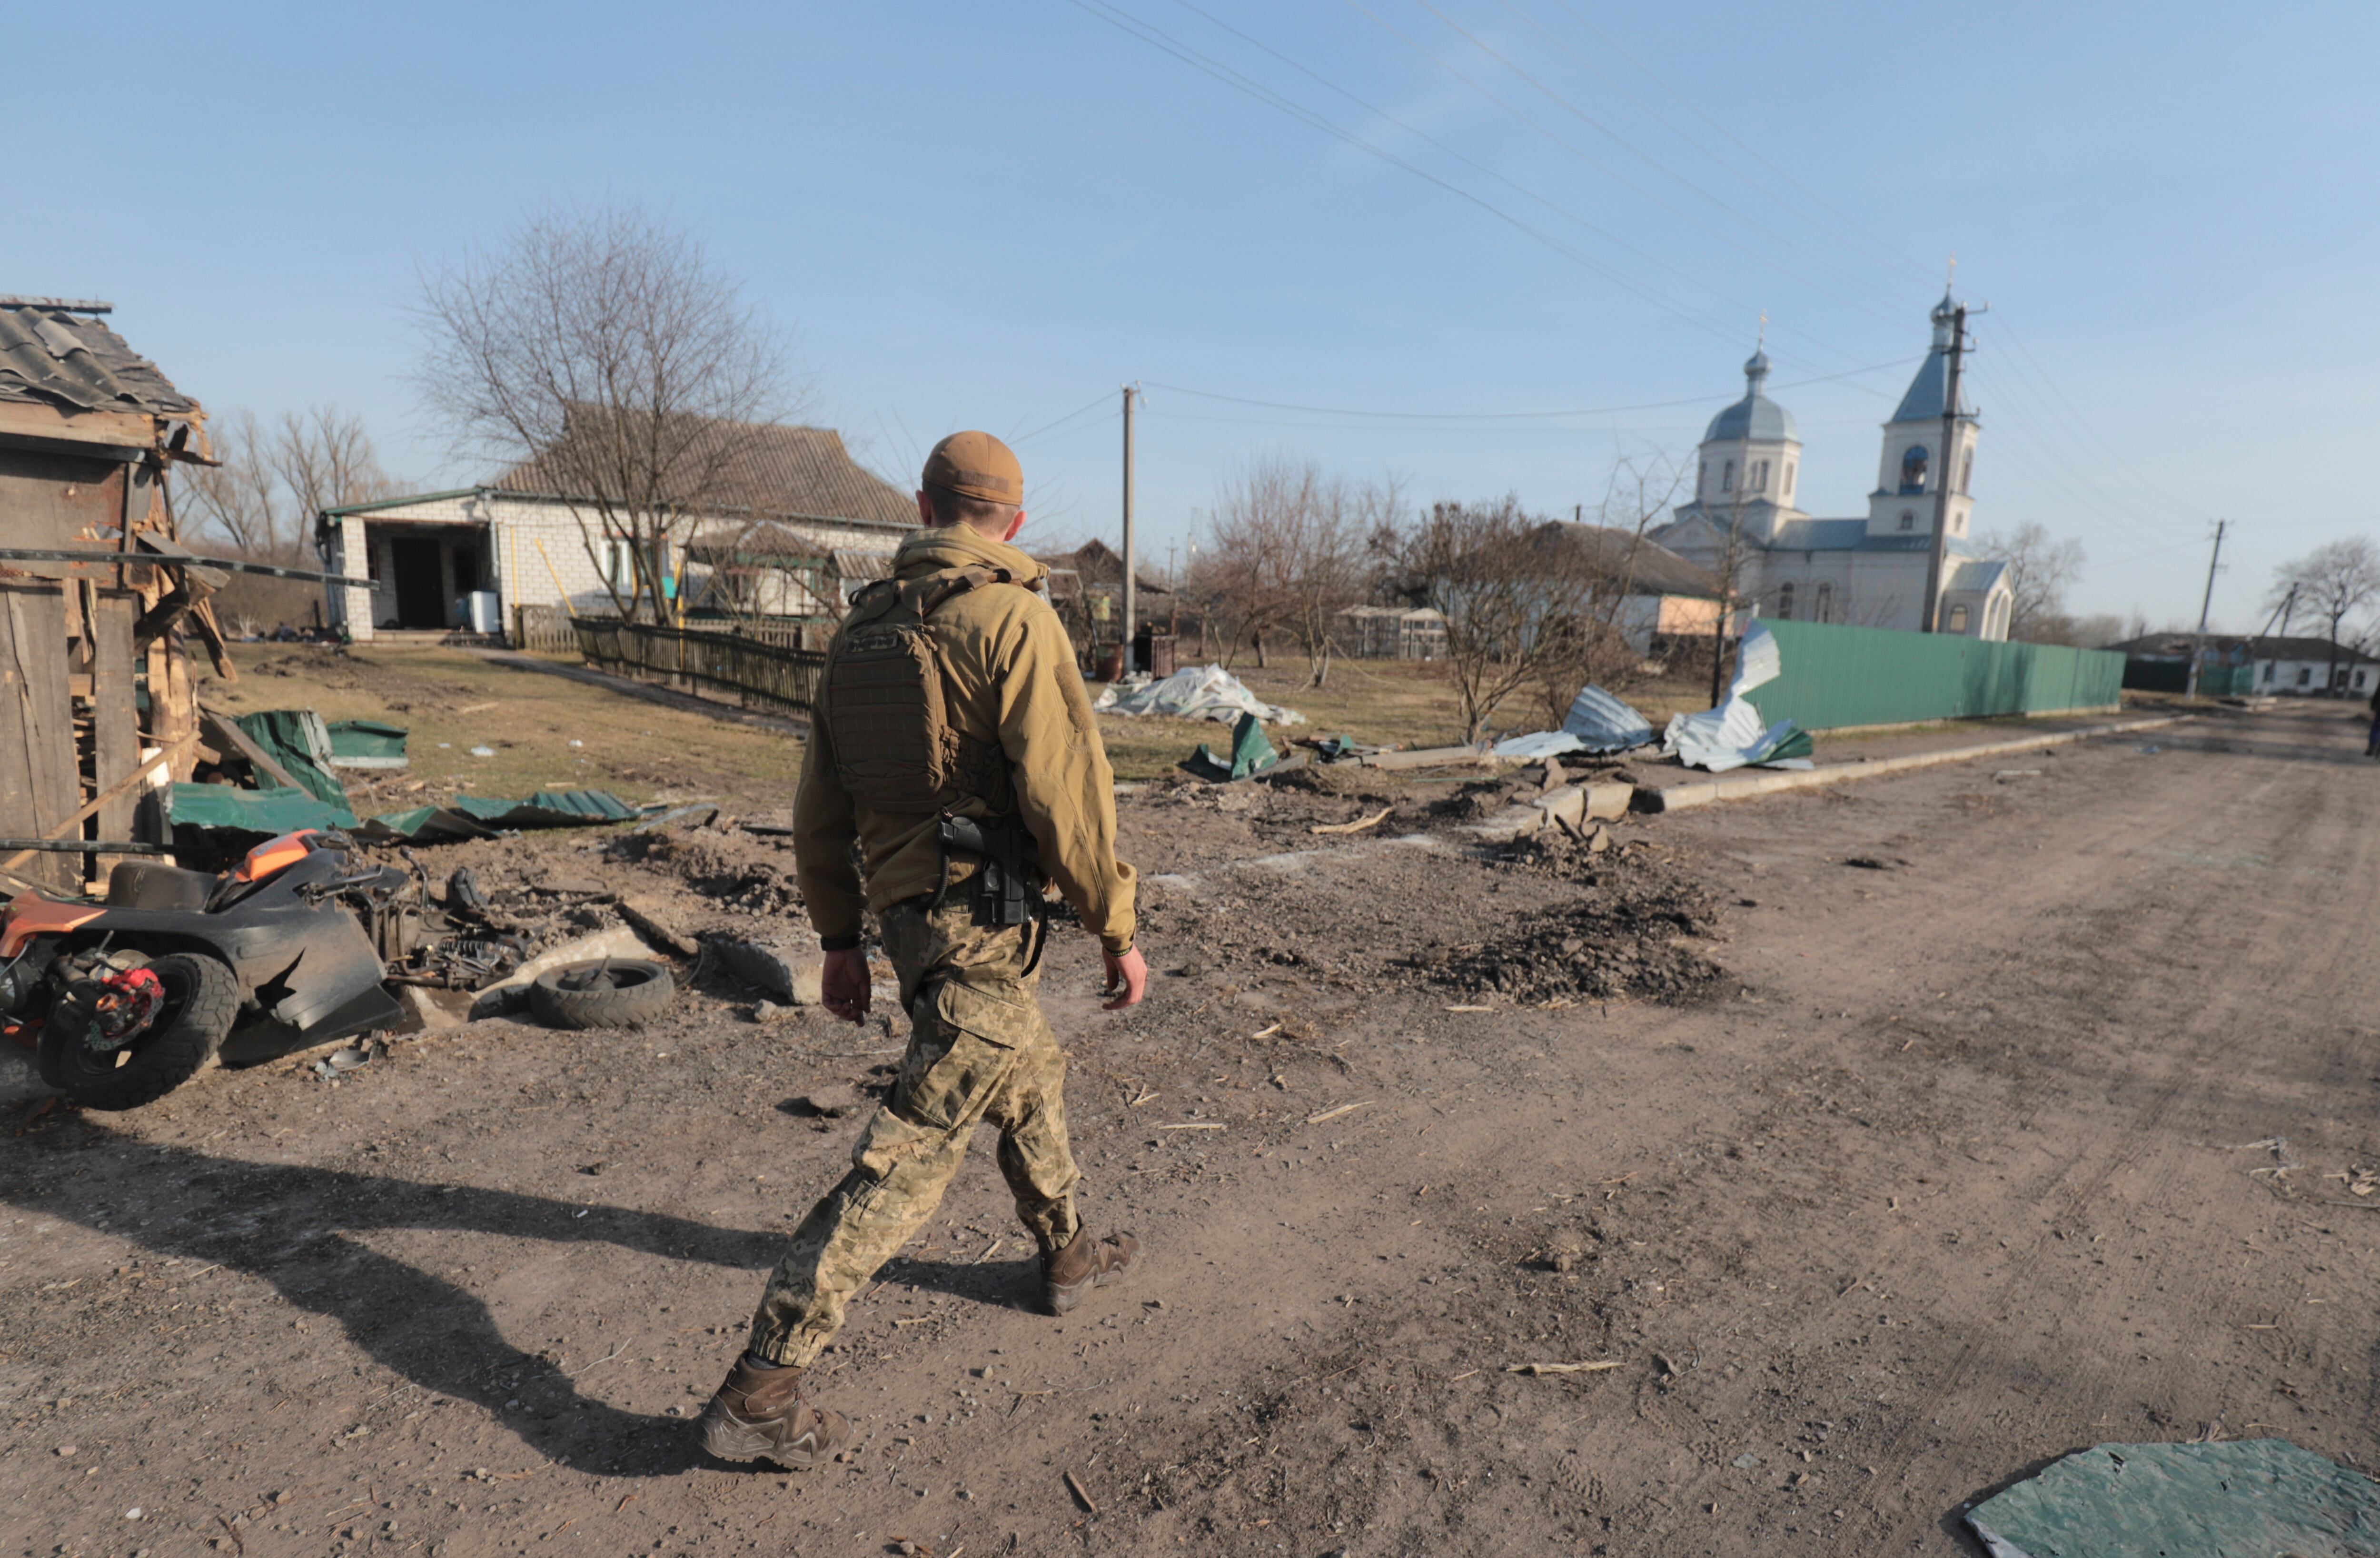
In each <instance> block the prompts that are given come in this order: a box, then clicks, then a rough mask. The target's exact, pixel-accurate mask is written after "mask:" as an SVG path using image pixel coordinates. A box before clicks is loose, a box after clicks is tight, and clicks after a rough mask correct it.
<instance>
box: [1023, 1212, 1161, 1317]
mask: <svg viewBox="0 0 2380 1558" xmlns="http://www.w3.org/2000/svg"><path fill="white" fill-rule="evenodd" d="M1139 1250H1140V1241H1139V1240H1138V1239H1136V1238H1134V1237H1133V1236H1132V1235H1130V1234H1110V1235H1108V1236H1107V1237H1106V1238H1103V1239H1097V1240H1095V1239H1093V1238H1092V1237H1091V1231H1090V1229H1088V1228H1076V1229H1075V1237H1074V1241H1073V1242H1072V1243H1070V1244H1069V1245H1067V1246H1066V1248H1063V1249H1062V1250H1060V1251H1058V1253H1056V1254H1055V1255H1044V1256H1043V1257H1041V1291H1042V1293H1043V1294H1044V1296H1047V1297H1048V1299H1049V1300H1050V1313H1051V1314H1053V1315H1062V1314H1064V1313H1065V1312H1066V1311H1067V1310H1069V1309H1071V1308H1074V1307H1075V1305H1077V1304H1079V1303H1081V1302H1082V1301H1083V1296H1084V1295H1086V1294H1087V1293H1089V1292H1090V1290H1091V1289H1093V1288H1095V1287H1097V1286H1099V1284H1101V1283H1110V1282H1117V1281H1120V1280H1122V1278H1123V1274H1124V1272H1128V1271H1130V1270H1131V1269H1132V1258H1133V1257H1134V1256H1135V1254H1137V1253H1139Z"/></svg>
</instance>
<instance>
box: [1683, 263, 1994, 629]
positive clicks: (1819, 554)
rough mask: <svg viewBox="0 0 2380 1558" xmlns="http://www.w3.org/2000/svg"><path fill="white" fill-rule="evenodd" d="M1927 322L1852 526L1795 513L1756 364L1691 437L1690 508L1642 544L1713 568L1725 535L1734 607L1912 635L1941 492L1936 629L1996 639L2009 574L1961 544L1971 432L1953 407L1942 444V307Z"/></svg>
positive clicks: (1970, 423) (1794, 453)
mask: <svg viewBox="0 0 2380 1558" xmlns="http://www.w3.org/2000/svg"><path fill="white" fill-rule="evenodd" d="M1952 307H1953V304H1952V303H1951V300H1950V298H1949V295H1947V294H1945V295H1944V297H1943V298H1942V302H1941V304H1940V305H1939V306H1938V307H1937V308H1936V309H1935V310H1934V313H1933V321H1934V347H1933V349H1932V350H1931V351H1930V352H1928V353H1927V354H1926V358H1925V366H1923V367H1921V368H1920V369H1918V371H1917V376H1916V377H1915V378H1914V379H1913V380H1911V381H1910V384H1909V389H1908V392H1907V393H1906V394H1904V395H1903V396H1901V397H1900V405H1899V406H1898V407H1897V408H1894V410H1893V413H1892V417H1891V420H1888V421H1887V422H1886V423H1885V424H1884V444H1883V455H1882V458H1881V459H1880V460H1879V462H1878V468H1877V473H1876V491H1875V492H1873V493H1869V494H1868V512H1867V515H1866V517H1864V518H1856V519H1816V518H1813V517H1810V516H1809V515H1807V514H1805V513H1803V511H1802V510H1801V509H1800V508H1798V507H1796V506H1795V505H1794V493H1795V491H1796V489H1797V487H1798V485H1799V482H1800V479H1801V475H1802V463H1803V462H1802V440H1801V434H1800V432H1799V431H1798V430H1797V429H1796V428H1795V426H1794V423H1793V416H1792V413H1791V412H1790V411H1788V410H1786V409H1785V408H1783V407H1782V406H1779V404H1777V402H1775V401H1773V400H1771V399H1769V398H1768V396H1767V393H1766V391H1765V390H1764V389H1763V387H1762V386H1763V384H1764V383H1765V382H1766V381H1767V377H1768V357H1767V353H1766V352H1755V353H1754V354H1753V356H1752V360H1750V361H1749V362H1746V363H1745V364H1744V365H1743V376H1744V383H1745V388H1744V396H1743V399H1742V400H1739V401H1737V402H1736V403H1735V404H1734V405H1732V406H1730V407H1728V408H1726V409H1725V410H1723V411H1721V412H1720V413H1719V414H1718V416H1716V417H1714V418H1712V419H1711V423H1710V426H1709V428H1708V429H1707V430H1706V432H1704V434H1703V443H1702V448H1701V452H1700V458H1699V461H1698V463H1697V466H1696V469H1695V475H1694V497H1693V500H1692V501H1690V502H1687V503H1683V504H1681V505H1678V508H1677V510H1676V512H1675V514H1674V516H1673V517H1672V518H1671V519H1670V523H1668V524H1667V525H1664V526H1662V527H1661V528H1660V529H1657V530H1655V531H1654V532H1653V539H1655V540H1656V541H1658V542H1660V543H1661V544H1662V545H1663V546H1666V547H1668V548H1669V549H1670V551H1672V552H1676V553H1679V554H1682V555H1683V556H1686V557H1688V558H1691V559H1693V560H1694V562H1696V563H1699V564H1701V565H1702V566H1705V567H1706V568H1711V569H1714V570H1717V569H1722V568H1723V567H1724V566H1725V564H1726V559H1727V555H1728V553H1729V550H1730V542H1729V538H1730V534H1732V535H1733V536H1735V537H1736V538H1738V551H1739V553H1740V556H1741V564H1740V566H1739V569H1738V573H1737V578H1736V581H1735V590H1736V594H1737V595H1738V597H1740V598H1742V599H1744V600H1748V601H1750V602H1752V603H1754V606H1755V611H1756V612H1757V614H1758V615H1763V616H1772V617H1782V618H1785V619H1788V620H1791V621H1796V622H1843V623H1851V624H1853V625H1855V626H1859V627H1896V628H1902V629H1906V630H1910V631H1915V630H1917V629H1919V628H1922V627H1924V626H1925V574H1926V569H1927V566H1928V564H1929V561H1930V554H1931V551H1932V546H1933V534H1934V514H1935V505H1936V504H1937V501H1938V500H1939V499H1940V497H1941V494H1942V483H1943V482H1944V481H1949V482H1950V483H1951V485H1950V489H1949V516H1948V518H1947V521H1946V525H1947V529H1948V532H1949V537H1948V544H1947V554H1946V556H1945V559H1944V563H1943V573H1942V606H1941V618H1940V624H1939V627H1940V630H1941V631H1942V632H1945V633H1957V634H1963V635H1965V636H1967V637H1969V638H1979V639H2005V638H2007V637H2008V630H2009V616H2010V613H2011V612H2012V611H2013V610H2014V608H2015V598H2014V595H2013V593H2012V592H2011V590H2010V582H2009V578H2008V565H2007V564H2006V563H2005V562H2003V561H2000V560H1998V559H1995V558H1988V557H1984V556H1981V555H1979V554H1977V553H1976V551H1975V548H1974V544H1973V542H1972V540H1971V539H1970V526H1969V521H1970V519H1971V517H1972V516H1973V509H1974V499H1973V496H1972V495H1971V493H1970V490H1969V484H1970V480H1971V478H1972V477H1973V474H1974V464H1975V444H1976V441H1977V439H1978V436H1979V434H1980V432H1981V424H1980V423H1979V422H1978V420H1977V419H1976V416H1975V413H1974V412H1973V409H1971V408H1969V407H1968V406H1967V405H1965V404H1964V403H1963V402H1964V399H1965V397H1964V396H1963V395H1962V396H1961V402H1962V404H1961V406H1960V408H1959V412H1958V417H1957V420H1956V422H1955V423H1954V431H1953V435H1952V439H1951V447H1950V449H1949V451H1948V452H1947V454H1946V453H1945V451H1944V450H1943V449H1942V448H1941V447H1940V445H1941V444H1942V441H1943V440H1942V409H1943V403H1944V401H1945V398H1946V397H1947V396H1948V395H1949V346H1950V323H1951V313H1950V310H1951V309H1952Z"/></svg>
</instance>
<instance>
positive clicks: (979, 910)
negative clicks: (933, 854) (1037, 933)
mask: <svg viewBox="0 0 2380 1558" xmlns="http://www.w3.org/2000/svg"><path fill="white" fill-rule="evenodd" d="M941 840H942V880H941V884H940V885H939V886H937V887H936V888H935V889H934V898H933V902H932V904H931V905H930V906H929V907H933V908H940V907H941V906H942V900H943V899H944V898H945V897H947V896H948V895H949V894H950V890H951V854H952V852H953V850H961V851H964V852H965V853H966V854H969V855H972V856H974V857H975V858H976V861H977V866H976V872H975V875H974V876H973V877H971V878H970V879H969V880H968V888H967V897H968V901H969V902H970V903H972V904H973V905H974V906H975V909H976V914H977V919H980V920H981V922H982V923H984V924H987V925H994V926H1008V925H1025V924H1029V923H1031V922H1032V920H1033V919H1034V918H1035V915H1036V912H1037V910H1038V907H1039V904H1040V901H1041V883H1040V881H1039V873H1038V871H1036V870H1034V869H1033V868H1032V867H1031V866H1030V865H1028V864H1026V859H1025V828H1024V825H1023V824H1022V823H1020V822H1015V821H1014V820H1013V819H1012V820H1010V821H1006V822H985V821H981V820H978V819H977V818H973V817H953V816H950V815H948V814H947V813H946V814H945V815H944V816H943V818H942V822H941Z"/></svg>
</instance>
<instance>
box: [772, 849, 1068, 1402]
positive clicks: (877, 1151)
mask: <svg viewBox="0 0 2380 1558" xmlns="http://www.w3.org/2000/svg"><path fill="white" fill-rule="evenodd" d="M958 896H959V895H955V894H953V898H957V897H958ZM881 920H882V923H883V928H884V950H885V952H886V954H887V955H889V956H890V957H891V958H892V967H893V969H894V971H895V972H897V973H898V974H899V975H900V979H901V1002H902V1004H903V1005H905V1006H906V1007H907V1008H908V1011H909V1016H910V1018H911V1021H912V1023H913V1024H914V1027H913V1029H912V1031H911V1033H910V1036H909V1048H908V1052H907V1053H906V1054H905V1055H904V1056H903V1057H902V1061H901V1075H900V1077H899V1078H898V1079H897V1080H896V1081H895V1082H894V1083H893V1084H892V1094H891V1096H890V1097H888V1098H887V1099H886V1100H885V1102H883V1104H882V1105H881V1106H880V1107H879V1108H878V1109H877V1111H876V1114H875V1115H874V1117H872V1118H871V1119H870V1120H869V1121H868V1126H867V1128H866V1129H865V1130H863V1131H862V1132H861V1133H860V1138H859V1144H858V1145H857V1146H856V1148H854V1149H853V1150H852V1154H851V1160H852V1169H851V1172H850V1173H849V1174H846V1175H844V1177H843V1183H842V1184H840V1185H838V1186H836V1187H834V1189H833V1190H832V1191H831V1192H830V1193H829V1194H828V1195H827V1196H826V1197H825V1199H822V1200H820V1202H819V1203H818V1205H816V1206H815V1207H812V1208H811V1209H810V1214H809V1215H808V1216H807V1217H806V1218H804V1219H803V1220H802V1225H801V1226H800V1227H799V1228H797V1229H795V1231H794V1237H793V1242H792V1243H791V1244H790V1245H788V1246H787V1247H786V1249H785V1254H784V1258H783V1260H779V1261H778V1262H777V1269H776V1271H775V1272H772V1273H771V1275H770V1278H769V1286H768V1290H767V1291H766V1292H764V1293H763V1294H761V1296H760V1308H759V1312H758V1313H757V1314H755V1315H754V1316H753V1317H752V1341H751V1348H752V1351H753V1352H755V1353H757V1354H759V1356H760V1357H764V1358H767V1359H769V1360H771V1362H775V1363H791V1364H801V1365H807V1364H808V1363H809V1362H810V1361H811V1360H812V1359H813V1358H815V1357H818V1355H819V1354H820V1352H821V1351H823V1350H824V1349H825V1347H826V1344H827V1341H828V1339H829V1338H830V1337H832V1335H833V1334H834V1333H836V1332H837V1331H839V1330H841V1329H842V1327H843V1321H844V1306H845V1305H847V1304H848V1303H849V1302H850V1301H851V1296H852V1295H853V1294H854V1293H856V1292H857V1291H858V1290H859V1287H860V1285H861V1284H864V1283H866V1282H867V1281H868V1279H869V1278H870V1277H872V1276H874V1275H875V1274H876V1271H877V1268H878V1267H880V1266H881V1265H883V1264H884V1262H885V1261H887V1260H891V1259H892V1255H893V1253H894V1252H895V1251H897V1250H898V1249H899V1248H901V1246H902V1245H903V1244H905V1243H906V1242H907V1241H908V1239H909V1237H910V1236H911V1235H914V1234H915V1233H916V1232H917V1230H918V1229H919V1228H920V1227H922V1226H924V1225H925V1223H926V1221H927V1219H929V1218H930V1217H932V1216H933V1215H934V1211H935V1209H936V1208H937V1207H939V1206H941V1200H942V1192H943V1191H944V1190H946V1189H948V1188H949V1187H950V1183H951V1176H952V1175H954V1174H956V1173H957V1172H958V1167H959V1162H960V1160H961V1159H963V1158H964V1157H965V1155H966V1148H967V1138H968V1137H970V1136H971V1135H973V1134H974V1131H975V1127H976V1126H977V1124H986V1125H991V1126H998V1127H999V1129H1000V1171H1001V1173H1002V1175H1005V1176H1006V1177H1007V1180H1008V1187H1009V1189H1010V1191H1011V1192H1012V1193H1013V1194H1014V1196H1015V1198H1016V1214H1017V1216H1018V1218H1019V1219H1021V1220H1022V1221H1023V1222H1024V1223H1025V1226H1026V1227H1027V1228H1029V1229H1031V1230H1032V1232H1033V1236H1034V1237H1035V1238H1036V1239H1038V1241H1039V1242H1040V1245H1041V1248H1042V1251H1043V1252H1044V1253H1045V1254H1046V1253H1048V1252H1050V1251H1052V1250H1056V1249H1059V1248H1063V1247H1064V1246H1065V1244H1066V1243H1067V1242H1068V1241H1069V1240H1071V1239H1072V1238H1073V1237H1074V1236H1075V1228H1076V1226H1077V1222H1076V1219H1075V1203H1074V1197H1073V1195H1072V1192H1073V1190H1074V1187H1075V1179H1076V1177H1077V1175H1076V1174H1075V1158H1074V1153H1073V1152H1072V1151H1071V1150H1069V1149H1068V1147H1067V1145H1066V1107H1065V1102H1064V1099H1063V1097H1062V1087H1063V1084H1064V1081H1065V1076H1066V1058H1065V1056H1064V1055H1063V1054H1062V1053H1060V1052H1059V1049H1058V1041H1057V1038H1056V1036H1055V1035H1053V1034H1052V1033H1051V1032H1050V1024H1049V1022H1048V1020H1047V1019H1045V1018H1044V1017H1043V1016H1041V1008H1040V1005H1039V1004H1038V1003H1037V1002H1036V1001H1035V1000H1034V998H1033V990H1034V986H1035V985H1036V984H1037V983H1038V972H1037V974H1036V975H1033V976H1027V975H1026V973H1025V964H1026V959H1027V958H1028V957H1029V956H1030V955H1031V953H1032V948H1033V937H1034V936H1036V935H1038V934H1039V933H1040V932H1039V931H1037V930H1036V929H1035V928H1034V927H1031V926H1022V927H1011V928H1008V929H1004V930H996V929H993V928H991V927H989V926H982V925H977V924H975V923H973V917H972V915H971V913H970V910H969V906H968V905H967V904H965V902H952V903H947V904H945V905H943V906H942V907H941V908H939V909H937V910H934V911H933V912H931V913H928V912H927V911H926V910H925V909H924V908H923V907H919V906H917V905H915V904H895V905H894V906H893V907H891V908H889V909H886V910H885V911H884V912H883V914H882V916H881Z"/></svg>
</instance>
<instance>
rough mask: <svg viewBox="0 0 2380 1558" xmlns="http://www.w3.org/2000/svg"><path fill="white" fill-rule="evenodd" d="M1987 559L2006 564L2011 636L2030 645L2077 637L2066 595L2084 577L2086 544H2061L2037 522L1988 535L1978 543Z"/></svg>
mask: <svg viewBox="0 0 2380 1558" xmlns="http://www.w3.org/2000/svg"><path fill="white" fill-rule="evenodd" d="M1975 546H1976V549H1977V550H1978V551H1979V552H1981V553H1982V554H1984V555H1985V556H1986V557H1998V558H2001V559H2003V560H2005V561H2006V562H2007V564H2008V569H2009V572H2008V582H2009V590H2010V593H2011V595H2012V597H2013V598H2012V599H2011V600H2010V603H2009V632H2008V636H2009V637H2010V638H2011V639H2022V640H2024V641H2025V642H2027V643H2035V644H2056V643H2063V642H2065V641H2067V640H2068V639H2071V638H2072V637H2073V636H2074V626H2073V624H2072V622H2071V621H2070V619H2069V618H2068V617H2067V615H2066V591H2067V590H2068V589H2069V588H2070V587H2071V586H2072V585H2073V583H2074V581H2075V580H2076V579H2077V578H2081V577H2082V574H2083V543H2082V542H2079V541H2075V540H2073V539H2071V538H2069V539H2067V540H2064V541H2060V540H2058V538H2057V537H2055V536H2053V535H2051V534H2050V533H2049V531H2048V529H2046V528H2045V527H2044V526H2042V525H2041V524H2040V523H2038V522H2037V521H2035V520H2032V519H2028V520H2026V521H2025V522H2024V523H2023V524H2022V525H2019V526H2018V527H2017V528H2016V529H2013V530H1992V531H1986V532H1985V533H1984V534H1982V535H1979V536H1977V537H1976V538H1975Z"/></svg>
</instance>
